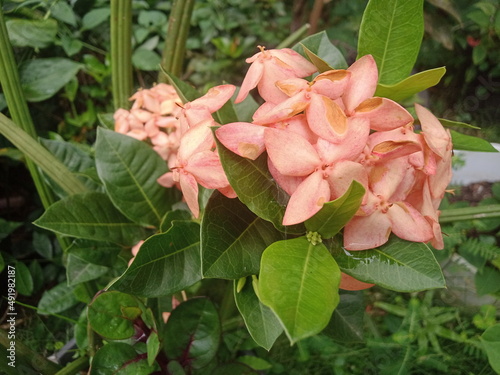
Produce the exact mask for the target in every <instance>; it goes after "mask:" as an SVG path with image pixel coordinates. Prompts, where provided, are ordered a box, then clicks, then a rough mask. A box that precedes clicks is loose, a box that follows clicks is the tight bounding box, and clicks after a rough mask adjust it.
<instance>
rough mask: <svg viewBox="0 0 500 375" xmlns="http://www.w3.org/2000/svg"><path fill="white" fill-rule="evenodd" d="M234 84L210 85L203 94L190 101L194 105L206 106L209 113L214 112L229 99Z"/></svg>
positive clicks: (234, 87) (234, 88) (233, 89)
mask: <svg viewBox="0 0 500 375" xmlns="http://www.w3.org/2000/svg"><path fill="white" fill-rule="evenodd" d="M235 90H236V86H233V85H219V86H215V87H212V88H211V89H210V90H208V91H207V93H206V94H205V95H203V96H202V97H200V98H198V99H196V100H194V101H193V102H192V103H193V104H196V106H203V107H205V108H207V109H208V110H209V111H210V113H214V112H216V111H218V110H219V109H221V108H222V106H223V105H224V104H226V102H227V101H228V100H229V99H231V96H233V94H234V91H235Z"/></svg>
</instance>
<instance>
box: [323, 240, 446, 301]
mask: <svg viewBox="0 0 500 375" xmlns="http://www.w3.org/2000/svg"><path fill="white" fill-rule="evenodd" d="M332 253H333V256H334V257H335V260H336V261H337V263H338V265H339V267H340V269H341V270H342V272H345V273H347V274H348V275H351V276H353V277H354V278H356V279H358V280H360V281H364V282H365V283H371V284H377V285H379V286H382V287H384V288H387V289H390V290H395V291H398V292H417V291H421V290H426V289H435V288H444V287H445V281H444V277H443V273H442V272H441V267H440V266H439V263H438V262H437V261H436V258H435V257H434V254H433V253H432V251H431V250H430V249H429V247H428V246H427V245H426V244H424V243H418V242H409V241H404V240H401V239H399V238H397V237H395V236H393V237H391V238H390V239H389V242H387V243H386V244H385V245H383V246H381V247H379V248H377V249H372V250H362V251H347V250H344V249H343V248H341V247H340V246H335V247H333V249H332Z"/></svg>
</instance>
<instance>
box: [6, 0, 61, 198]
mask: <svg viewBox="0 0 500 375" xmlns="http://www.w3.org/2000/svg"><path fill="white" fill-rule="evenodd" d="M0 51H2V53H0V83H1V84H2V90H3V93H4V95H5V99H6V101H7V106H8V108H9V112H10V114H11V116H12V119H13V120H14V122H15V123H16V124H17V125H18V126H20V127H21V128H22V129H23V130H24V131H25V132H26V133H28V135H29V136H31V137H32V138H33V139H35V140H36V139H37V134H36V130H35V126H34V125H33V120H32V119H31V115H30V112H29V109H28V104H27V103H26V100H25V99H24V93H23V90H22V88H21V83H20V80H19V73H18V71H17V64H16V60H15V58H14V52H13V50H12V46H11V45H10V41H9V35H8V33H7V28H6V26H5V21H4V18H3V12H2V8H1V7H0ZM33 160H35V159H33V158H30V159H27V160H26V165H27V167H28V170H29V172H30V174H31V177H32V178H33V182H34V183H35V187H36V190H37V192H38V194H39V196H40V200H41V201H42V204H43V206H44V207H45V208H47V207H49V206H50V205H51V204H52V203H54V201H55V198H54V195H53V193H52V190H50V188H49V187H48V186H47V184H46V183H45V181H44V180H43V177H42V175H41V173H40V171H39V170H38V169H37V167H36V165H35V163H34V162H33Z"/></svg>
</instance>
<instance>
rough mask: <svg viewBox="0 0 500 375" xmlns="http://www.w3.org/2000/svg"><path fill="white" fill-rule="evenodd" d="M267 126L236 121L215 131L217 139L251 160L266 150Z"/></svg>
mask: <svg viewBox="0 0 500 375" xmlns="http://www.w3.org/2000/svg"><path fill="white" fill-rule="evenodd" d="M264 130H265V127H263V126H260V125H254V124H250V123H247V122H234V123H231V124H226V125H223V126H221V127H220V128H219V129H217V130H216V131H215V134H216V136H217V139H218V140H219V141H220V142H221V143H222V144H223V145H224V146H225V147H227V148H228V149H229V150H231V151H232V152H234V153H235V154H237V155H239V156H242V157H244V158H248V159H251V160H255V159H257V157H259V155H260V154H262V153H263V152H264V150H265V145H264Z"/></svg>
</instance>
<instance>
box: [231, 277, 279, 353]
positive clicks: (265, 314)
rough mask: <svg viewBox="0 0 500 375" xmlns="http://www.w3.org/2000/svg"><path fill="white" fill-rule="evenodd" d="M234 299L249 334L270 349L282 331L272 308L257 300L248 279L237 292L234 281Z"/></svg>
mask: <svg viewBox="0 0 500 375" xmlns="http://www.w3.org/2000/svg"><path fill="white" fill-rule="evenodd" d="M234 300H235V301H236V306H237V307H238V310H239V311H240V313H241V316H243V320H244V321H245V325H246V326H247V329H248V332H249V333H250V336H252V338H253V339H254V341H255V342H256V343H257V344H259V345H260V346H262V347H263V348H264V349H266V350H270V349H271V347H272V346H273V344H274V342H275V341H276V339H277V338H278V336H279V335H281V333H282V332H283V327H282V326H281V323H280V321H279V320H278V318H277V317H276V315H274V313H273V312H272V310H271V309H270V308H269V307H267V306H265V305H263V304H262V303H261V302H260V301H259V299H258V298H257V296H256V295H255V292H254V290H253V286H252V283H251V282H250V280H249V279H247V281H246V283H245V286H244V287H243V289H241V291H239V292H238V291H237V290H236V282H235V288H234Z"/></svg>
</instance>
